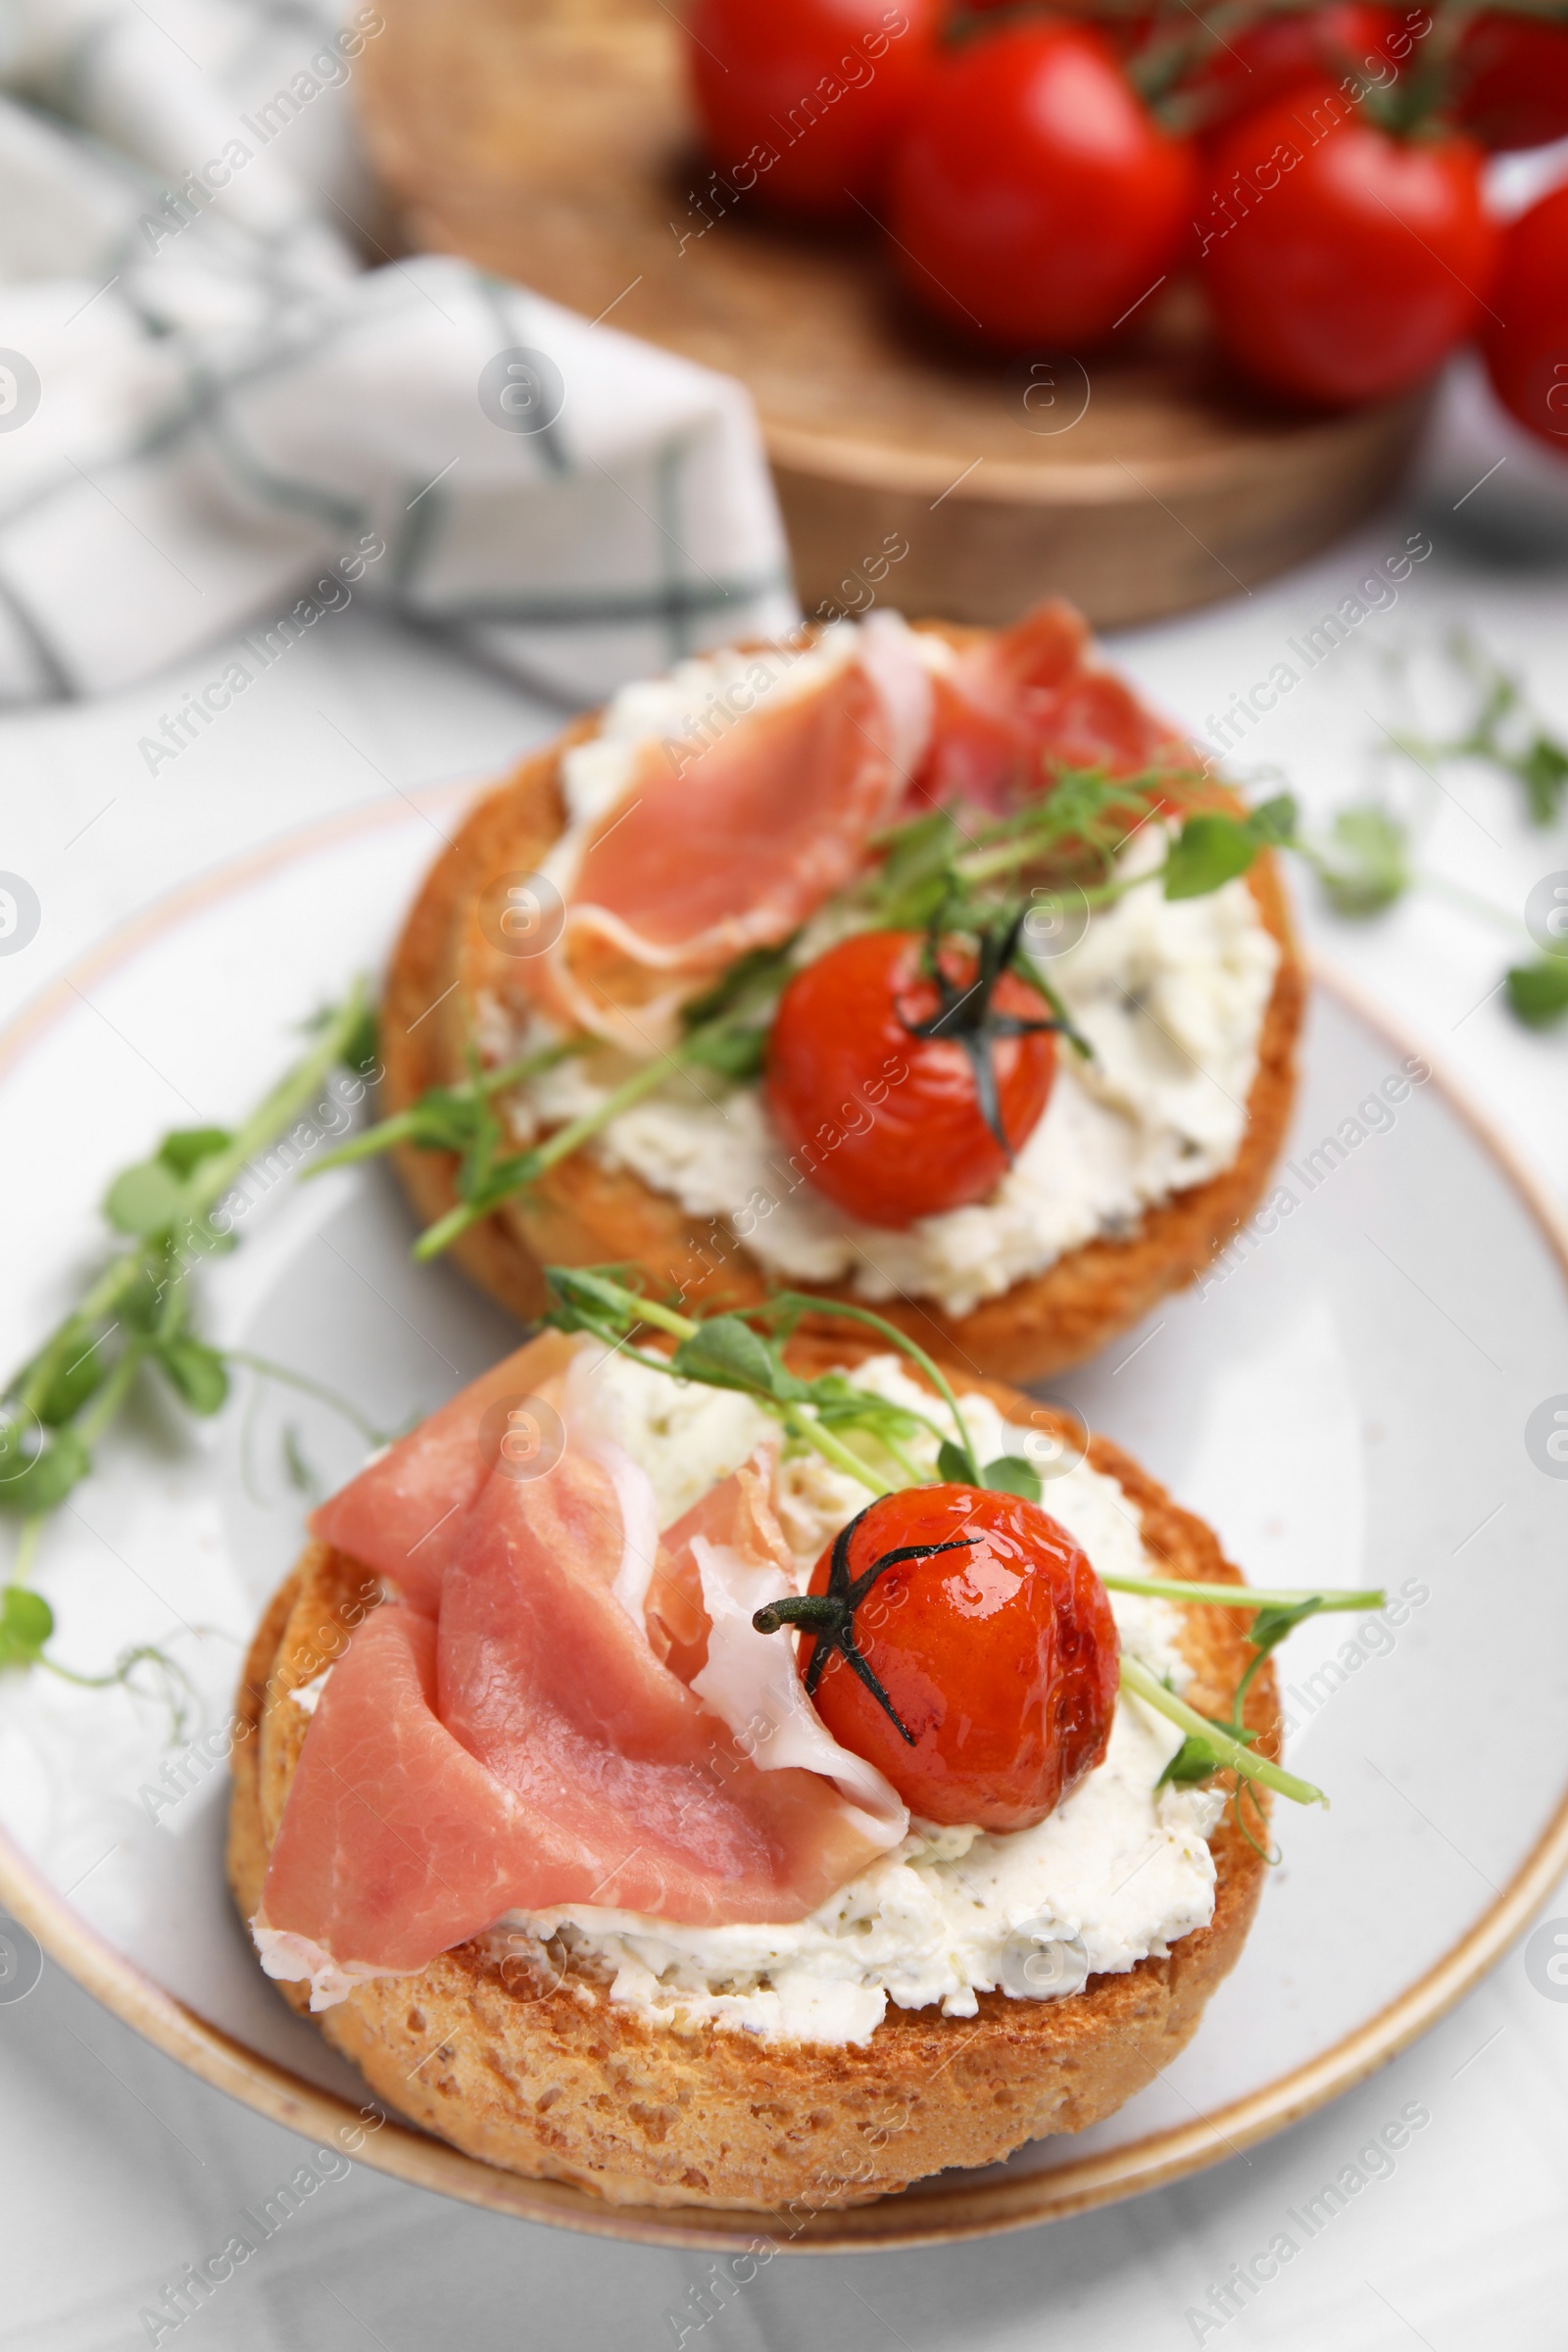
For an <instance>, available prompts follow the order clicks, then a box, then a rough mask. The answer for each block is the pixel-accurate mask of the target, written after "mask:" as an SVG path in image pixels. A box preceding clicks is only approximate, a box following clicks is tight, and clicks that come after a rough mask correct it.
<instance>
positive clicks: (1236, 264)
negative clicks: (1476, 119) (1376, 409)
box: [1199, 81, 1497, 408]
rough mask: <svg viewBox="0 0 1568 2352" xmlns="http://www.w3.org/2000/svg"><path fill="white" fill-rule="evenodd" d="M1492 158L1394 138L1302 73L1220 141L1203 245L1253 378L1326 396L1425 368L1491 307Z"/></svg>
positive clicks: (1319, 400) (1226, 318) (1361, 394)
mask: <svg viewBox="0 0 1568 2352" xmlns="http://www.w3.org/2000/svg"><path fill="white" fill-rule="evenodd" d="M1481 166H1482V158H1481V153H1480V150H1479V149H1478V148H1477V147H1475V146H1474V145H1473V144H1472V143H1471V141H1470V140H1468V139H1464V138H1458V137H1452V136H1446V135H1445V134H1443V133H1441V132H1435V133H1432V134H1430V135H1414V136H1411V137H1409V138H1397V137H1396V136H1394V135H1393V134H1392V133H1391V132H1389V131H1387V130H1383V129H1380V128H1379V127H1378V126H1377V125H1376V124H1375V123H1372V122H1371V121H1370V120H1369V119H1368V118H1367V116H1366V115H1365V113H1364V112H1363V111H1362V110H1361V109H1360V108H1359V107H1357V106H1355V105H1352V104H1350V103H1349V102H1348V101H1347V99H1346V98H1345V97H1344V95H1343V94H1342V93H1341V91H1340V90H1339V89H1337V88H1336V87H1335V85H1334V84H1332V83H1330V82H1327V81H1323V82H1317V83H1307V84H1306V85H1304V86H1303V87H1302V88H1299V89H1298V90H1295V91H1293V92H1292V93H1291V95H1290V96H1289V97H1286V98H1280V99H1276V100H1275V102H1274V103H1273V105H1272V106H1266V107H1263V108H1262V109H1260V111H1259V112H1258V113H1257V114H1255V115H1248V116H1247V117H1245V118H1244V120H1243V121H1242V122H1240V123H1236V124H1235V125H1234V126H1233V127H1232V128H1231V129H1230V130H1229V131H1228V132H1227V133H1226V134H1225V136H1224V137H1223V138H1222V139H1221V140H1219V141H1218V142H1217V144H1216V146H1215V148H1214V151H1213V157H1212V179H1211V186H1212V194H1211V196H1210V197H1209V199H1208V201H1207V202H1206V204H1205V205H1204V207H1203V208H1202V210H1201V214H1200V219H1199V237H1200V253H1201V264H1202V269H1203V272H1204V275H1205V277H1206V279H1207V284H1208V291H1209V295H1210V299H1211V301H1212V304H1213V310H1214V319H1215V324H1216V326H1217V328H1218V332H1219V338H1220V341H1221V343H1222V344H1223V345H1224V347H1225V350H1226V351H1227V352H1228V354H1229V355H1230V357H1231V358H1232V359H1233V360H1234V361H1235V362H1236V363H1237V365H1238V366H1239V367H1240V368H1243V369H1245V371H1246V372H1247V374H1248V375H1250V377H1252V379H1253V380H1254V382H1256V383H1259V384H1262V385H1264V386H1265V387H1267V388H1268V389H1269V390H1271V391H1274V392H1279V393H1283V394H1285V395H1286V396H1287V397H1288V398H1291V399H1295V400H1301V401H1308V402H1312V403H1315V404H1319V405H1322V406H1324V407H1329V408H1339V407H1350V406H1353V405H1354V404H1356V403H1357V402H1361V401H1368V400H1384V399H1388V398H1390V397H1392V396H1393V395H1394V394H1395V393H1398V392H1403V391H1406V390H1408V389H1409V388H1410V387H1411V386H1412V385H1414V384H1417V383H1419V382H1420V381H1421V379H1422V378H1423V377H1424V376H1426V375H1429V374H1430V373H1431V371H1432V370H1433V368H1436V367H1437V366H1438V364H1439V362H1440V361H1441V360H1443V359H1444V358H1445V357H1446V355H1447V353H1448V352H1449V351H1451V350H1452V349H1453V347H1454V345H1455V344H1456V343H1459V342H1462V341H1463V339H1464V337H1465V336H1466V335H1467V334H1469V333H1470V332H1471V330H1472V329H1473V328H1474V326H1475V325H1476V323H1477V321H1478V320H1479V319H1480V318H1481V317H1482V315H1483V308H1484V305H1485V303H1486V300H1487V296H1488V293H1489V290H1490V287H1491V283H1492V277H1493V272H1494V270H1495V264H1496V252H1497V230H1496V227H1495V223H1494V222H1493V221H1492V220H1491V218H1490V216H1489V215H1488V213H1487V210H1486V207H1485V204H1484V203H1483V199H1482V184H1481Z"/></svg>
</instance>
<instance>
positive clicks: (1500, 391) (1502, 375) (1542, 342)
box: [1482, 187, 1568, 461]
mask: <svg viewBox="0 0 1568 2352" xmlns="http://www.w3.org/2000/svg"><path fill="white" fill-rule="evenodd" d="M1492 308H1493V310H1494V311H1495V314H1496V316H1495V318H1494V319H1491V320H1490V321H1489V322H1488V326H1487V331H1486V334H1485V336H1484V337H1483V341H1482V348H1483V350H1484V352H1485V354H1486V361H1487V371H1488V373H1489V374H1490V375H1491V377H1492V384H1493V389H1494V391H1495V393H1496V395H1497V398H1498V399H1499V400H1500V401H1501V403H1502V405H1503V407H1504V408H1505V409H1507V410H1509V411H1510V412H1511V414H1512V415H1513V416H1515V417H1518V419H1519V422H1520V423H1521V424H1522V425H1524V426H1526V427H1527V428H1528V430H1529V431H1531V432H1532V433H1535V434H1536V435H1538V436H1539V438H1540V439H1541V440H1543V441H1545V442H1548V443H1549V444H1550V446H1551V447H1552V448H1553V449H1554V450H1556V451H1557V452H1558V454H1559V456H1561V457H1562V458H1563V459H1564V460H1565V461H1568V187H1561V188H1553V189H1552V191H1551V193H1550V194H1549V195H1548V196H1543V197H1542V199H1541V201H1540V203H1539V204H1535V205H1532V206H1531V208H1530V210H1529V212H1528V213H1524V214H1521V216H1520V218H1519V219H1518V220H1517V221H1514V222H1513V223H1512V224H1511V226H1510V227H1509V228H1508V229H1507V230H1506V231H1505V232H1504V236H1503V242H1502V262H1501V265H1500V267H1499V269H1498V270H1497V275H1496V279H1495V284H1494V287H1493V294H1492Z"/></svg>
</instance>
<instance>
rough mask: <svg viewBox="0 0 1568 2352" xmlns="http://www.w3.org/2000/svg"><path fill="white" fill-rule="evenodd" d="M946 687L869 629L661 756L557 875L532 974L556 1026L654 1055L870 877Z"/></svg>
mask: <svg viewBox="0 0 1568 2352" xmlns="http://www.w3.org/2000/svg"><path fill="white" fill-rule="evenodd" d="M930 710H931V690H930V685H929V681H928V679H927V676H926V672H925V670H924V668H923V666H922V664H921V662H920V661H919V658H918V655H917V654H916V652H915V650H914V648H913V646H912V644H911V643H910V641H909V633H908V631H907V629H905V628H904V627H903V624H902V623H899V622H894V621H892V620H891V619H889V620H887V621H884V622H883V623H882V624H881V625H880V626H878V625H876V624H874V623H868V624H867V625H866V626H865V627H864V628H863V629H862V630H861V631H860V633H859V639H858V646H857V650H856V653H855V655H854V657H853V658H852V659H851V660H850V661H848V662H842V663H841V664H840V665H839V666H838V667H836V668H834V669H832V670H830V671H829V673H828V674H827V676H826V677H825V678H823V679H822V680H820V681H819V682H817V683H816V684H813V685H811V686H809V687H808V688H806V689H804V690H803V691H800V692H797V693H791V692H790V691H789V690H788V688H787V686H786V687H785V688H783V689H781V690H779V691H777V692H775V693H774V694H773V695H772V696H770V697H769V698H768V699H766V700H765V701H763V702H761V703H760V705H759V707H758V708H757V709H756V710H754V711H750V712H749V714H747V715H744V716H736V717H734V718H732V720H731V721H730V723H729V724H727V725H726V726H725V728H724V730H723V731H722V732H721V733H720V734H718V735H717V736H716V737H714V739H713V740H712V741H711V742H709V743H707V744H706V745H702V746H699V745H698V743H697V742H696V740H695V739H693V740H692V741H691V742H690V743H684V744H677V745H674V746H670V745H666V744H663V743H648V744H645V745H644V746H643V747H642V750H641V754H640V757H639V759H638V761H637V765H636V768H635V771H634V773H633V775H632V777H631V779H630V781H629V783H628V784H627V786H626V788H625V790H624V791H623V793H622V794H621V795H620V797H619V799H618V800H617V801H615V803H614V804H613V806H612V807H611V808H610V809H607V810H606V811H605V812H604V813H603V814H602V815H601V816H600V817H599V818H598V820H597V821H596V822H595V823H594V825H593V826H592V827H591V828H590V829H589V831H588V832H587V834H586V836H585V838H583V839H581V840H580V841H576V842H573V843H572V844H570V846H569V849H568V851H567V852H566V854H565V857H564V861H563V862H562V865H561V868H560V870H559V871H556V872H555V873H554V879H555V880H556V881H557V883H558V886H559V887H560V888H561V889H562V892H563V895H564V899H565V902H566V912H565V922H564V929H563V931H562V934H561V937H560V939H559V941H558V942H557V943H556V945H555V946H554V948H553V949H552V950H551V952H550V953H549V955H548V956H539V957H537V958H533V959H530V960H526V961H523V962H521V963H519V965H518V972H517V976H518V979H519V980H520V982H521V985H522V986H524V987H525V988H526V989H528V990H529V992H530V993H531V994H532V995H533V996H534V997H535V998H536V1000H537V1001H538V1002H539V1003H540V1004H541V1005H542V1006H543V1008H544V1009H545V1010H546V1011H548V1012H549V1013H550V1014H551V1016H552V1017H553V1018H555V1019H557V1020H559V1021H561V1022H562V1023H563V1024H564V1025H565V1026H567V1027H569V1028H573V1029H583V1030H587V1031H589V1032H590V1033H591V1034H592V1035H595V1036H599V1037H604V1038H606V1039H609V1040H612V1041H613V1042H616V1043H619V1044H621V1045H623V1046H626V1047H627V1048H629V1049H630V1050H631V1051H633V1052H635V1053H639V1054H647V1053H648V1052H649V1051H650V1050H651V1049H657V1048H659V1047H660V1046H662V1045H663V1044H665V1043H667V1042H668V1038H669V1036H670V1035H671V1033H672V1029H673V1016H674V1013H675V1010H676V1008H677V1007H678V1006H679V1005H680V1004H681V1003H683V1002H684V1001H685V999H687V998H688V997H690V996H691V995H693V994H694V993H695V991H696V990H697V989H698V988H699V987H700V986H701V984H702V983H703V981H704V980H706V979H709V978H711V977H713V976H715V975H716V974H718V973H719V972H721V971H723V970H725V969H726V968H727V967H728V966H729V965H730V964H731V963H733V962H734V961H735V960H736V958H737V957H738V956H743V955H745V954H746V953H747V952H748V950H750V949H754V948H766V947H775V946H777V945H778V944H779V943H780V942H781V941H783V940H785V939H787V938H788V937H789V936H790V934H791V933H792V932H793V931H795V930H796V929H798V927H799V926H800V925H801V924H802V923H803V922H805V921H806V920H807V918H808V917H809V915H811V914H813V913H814V912H815V911H816V909H817V907H820V906H821V905H822V904H823V902H824V900H826V899H828V898H829V897H831V895H832V894H833V892H834V891H836V890H839V889H842V888H843V886H844V885H845V883H847V882H848V881H849V880H850V879H851V878H852V877H853V875H854V874H855V873H856V872H857V871H858V868H859V867H860V865H861V863H862V862H863V860H864V858H865V855H866V850H867V846H868V844H869V842H870V840H871V837H872V835H873V834H874V833H876V832H877V831H878V830H879V829H880V828H881V827H882V826H884V825H885V824H886V823H887V822H888V821H889V820H890V818H891V817H892V816H893V814H894V812H895V810H896V809H897V808H898V806H899V804H900V802H901V800H902V799H903V797H904V795H905V793H906V791H907V788H908V784H909V780H910V777H911V776H912V775H913V773H914V771H915V769H916V767H917V765H918V763H919V761H920V760H921V758H922V756H923V754H924V750H925V745H926V739H927V736H928V733H929V727H930Z"/></svg>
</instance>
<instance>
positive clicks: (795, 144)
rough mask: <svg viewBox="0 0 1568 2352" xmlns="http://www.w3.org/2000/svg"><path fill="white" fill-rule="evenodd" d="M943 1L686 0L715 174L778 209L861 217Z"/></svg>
mask: <svg viewBox="0 0 1568 2352" xmlns="http://www.w3.org/2000/svg"><path fill="white" fill-rule="evenodd" d="M944 13H945V9H944V0H899V5H898V6H897V7H894V6H891V5H890V4H889V0H770V4H768V5H762V0H696V6H695V7H694V8H693V9H692V11H691V14H690V17H689V20H688V25H689V30H690V35H691V38H690V45H689V51H688V54H689V57H690V62H691V73H692V84H693V88H694V89H695V92H696V96H697V105H698V110H699V112H700V113H701V115H702V119H703V127H704V129H705V131H706V133H707V136H708V147H709V153H710V154H711V157H712V160H713V163H714V165H715V167H716V168H717V171H718V172H719V175H720V177H721V178H722V179H723V180H724V181H726V182H727V183H728V184H729V185H731V186H733V187H735V188H737V189H739V190H741V191H743V192H750V191H751V190H752V189H754V188H755V190H756V191H757V195H758V197H759V198H760V200H761V201H762V202H763V203H765V204H769V205H773V206H776V207H777V208H779V209H780V210H782V211H787V212H795V213H801V214H806V215H809V216H813V217H816V218H818V219H822V220H830V219H833V218H835V217H839V216H843V217H854V218H857V219H858V218H860V217H861V216H860V215H859V212H858V206H857V204H856V198H857V197H858V198H859V199H860V200H861V202H862V203H863V202H864V201H865V200H866V199H868V198H874V196H875V193H876V190H877V187H878V185H879V183H880V180H881V177H882V172H883V167H884V164H885V162H886V158H887V151H888V145H889V142H890V140H891V139H892V137H893V134H894V132H895V131H896V130H897V129H898V127H899V124H900V123H902V122H903V120H904V117H905V115H906V114H907V111H908V107H909V102H910V99H911V97H912V96H913V93H914V89H915V86H916V84H917V82H918V81H919V79H920V77H921V75H922V73H924V70H925V67H926V64H927V62H928V60H929V58H930V56H931V53H932V50H933V48H934V46H935V42H936V36H937V29H938V26H939V25H940V24H941V21H942V18H943V15H944Z"/></svg>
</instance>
